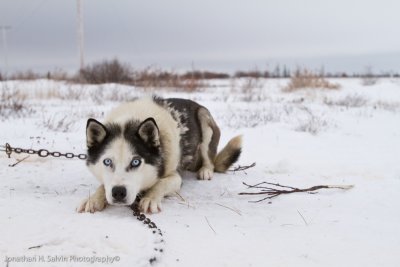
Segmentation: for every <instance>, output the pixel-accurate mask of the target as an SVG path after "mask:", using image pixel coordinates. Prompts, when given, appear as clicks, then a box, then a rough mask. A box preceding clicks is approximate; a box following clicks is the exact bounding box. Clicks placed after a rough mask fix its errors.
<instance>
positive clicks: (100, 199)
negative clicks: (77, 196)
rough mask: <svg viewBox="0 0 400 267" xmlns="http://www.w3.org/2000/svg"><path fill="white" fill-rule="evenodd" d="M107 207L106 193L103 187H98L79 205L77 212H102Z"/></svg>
mask: <svg viewBox="0 0 400 267" xmlns="http://www.w3.org/2000/svg"><path fill="white" fill-rule="evenodd" d="M106 205H107V200H106V192H105V189H104V185H100V186H99V188H97V190H96V192H95V193H94V194H93V195H89V198H87V199H85V200H84V201H82V203H81V205H80V206H79V207H78V208H77V211H78V212H91V213H93V212H95V211H102V210H103V209H104V208H105V207H106Z"/></svg>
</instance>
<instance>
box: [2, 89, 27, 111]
mask: <svg viewBox="0 0 400 267" xmlns="http://www.w3.org/2000/svg"><path fill="white" fill-rule="evenodd" d="M26 97H27V95H26V94H23V93H22V92H20V91H18V90H10V89H8V88H7V87H5V86H4V87H2V88H1V92H0V117H1V118H3V119H7V118H10V117H22V116H25V115H26V114H28V113H29V112H32V110H30V109H28V108H27V107H26V105H25V100H26Z"/></svg>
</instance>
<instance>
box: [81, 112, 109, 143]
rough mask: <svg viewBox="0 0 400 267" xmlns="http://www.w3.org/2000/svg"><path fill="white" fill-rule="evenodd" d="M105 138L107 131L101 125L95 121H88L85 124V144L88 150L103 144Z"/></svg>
mask: <svg viewBox="0 0 400 267" xmlns="http://www.w3.org/2000/svg"><path fill="white" fill-rule="evenodd" d="M106 136H107V129H106V127H105V126H104V125H103V124H101V123H100V122H98V121H96V120H95V119H92V118H90V119H88V121H87V124H86V144H87V146H88V147H89V148H90V147H93V146H95V145H97V144H100V143H101V142H103V140H104V138H106Z"/></svg>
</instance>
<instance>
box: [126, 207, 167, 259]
mask: <svg viewBox="0 0 400 267" xmlns="http://www.w3.org/2000/svg"><path fill="white" fill-rule="evenodd" d="M138 203H139V199H136V201H135V202H134V203H133V204H132V205H131V209H132V210H133V216H135V217H136V219H137V220H138V221H140V222H142V223H143V224H144V225H147V227H148V228H149V229H151V230H152V233H153V234H154V235H158V236H159V238H160V239H159V241H158V244H159V245H160V247H155V248H154V251H156V252H158V253H159V254H160V255H161V254H162V253H163V252H164V249H163V248H162V246H164V244H165V242H164V238H163V234H162V231H161V229H160V228H158V226H157V225H156V224H155V222H153V221H152V220H151V219H150V218H148V217H146V215H144V214H143V213H141V212H140V209H139V206H138ZM156 261H157V257H152V258H150V259H149V263H150V264H153V263H155V262H156Z"/></svg>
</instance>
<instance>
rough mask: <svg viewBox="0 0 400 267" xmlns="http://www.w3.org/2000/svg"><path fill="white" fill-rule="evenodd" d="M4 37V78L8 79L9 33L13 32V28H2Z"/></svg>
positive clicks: (0, 27)
mask: <svg viewBox="0 0 400 267" xmlns="http://www.w3.org/2000/svg"><path fill="white" fill-rule="evenodd" d="M0 29H1V32H2V36H3V38H2V39H3V52H4V77H5V79H7V71H8V58H7V54H8V51H7V31H9V30H11V26H8V25H3V26H0Z"/></svg>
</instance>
